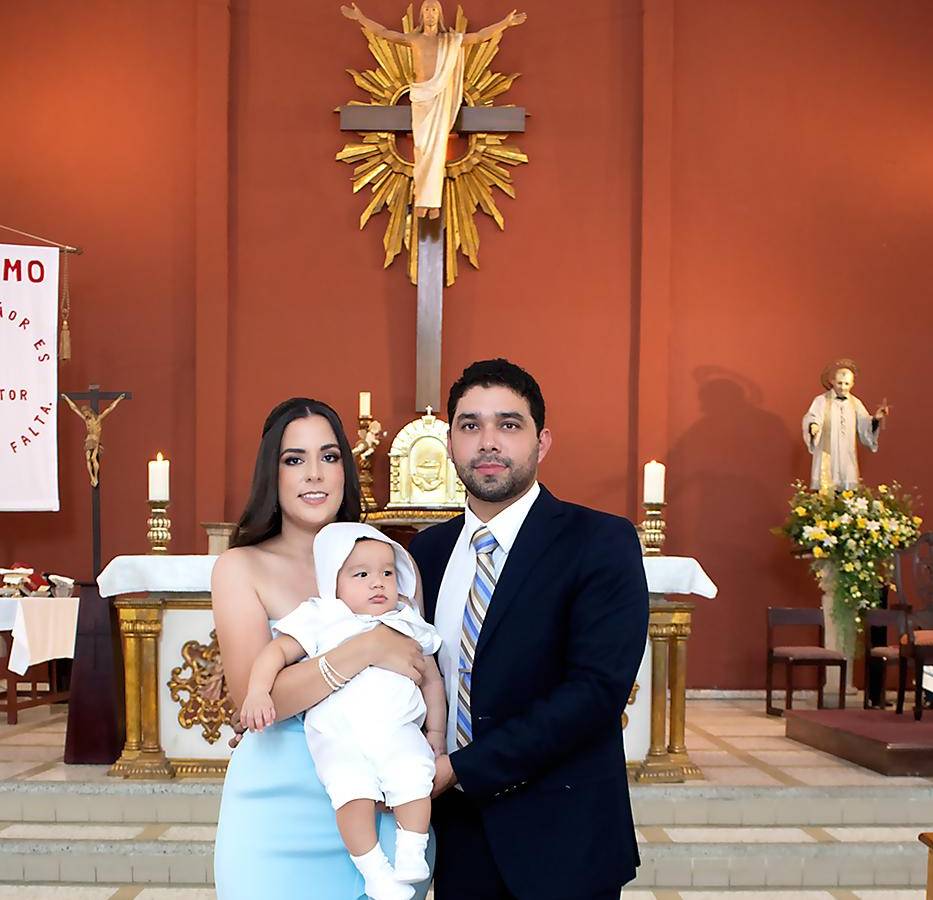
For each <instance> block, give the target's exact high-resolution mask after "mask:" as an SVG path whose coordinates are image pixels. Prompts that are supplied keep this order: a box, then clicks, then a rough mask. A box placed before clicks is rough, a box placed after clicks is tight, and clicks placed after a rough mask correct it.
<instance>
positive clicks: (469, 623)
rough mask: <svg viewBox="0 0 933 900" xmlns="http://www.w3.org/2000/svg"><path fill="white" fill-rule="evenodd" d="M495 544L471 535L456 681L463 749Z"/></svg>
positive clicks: (483, 534)
mask: <svg viewBox="0 0 933 900" xmlns="http://www.w3.org/2000/svg"><path fill="white" fill-rule="evenodd" d="M498 546H499V544H498V543H497V542H496V539H495V538H494V537H493V536H492V532H491V531H490V530H489V529H488V528H486V527H483V528H480V529H479V530H478V531H477V532H476V534H474V535H473V549H474V550H475V551H476V574H475V575H474V576H473V584H472V586H471V587H470V596H469V597H468V598H467V603H466V607H465V608H464V610H463V629H462V631H461V634H460V681H459V684H458V686H457V746H458V747H465V746H466V745H467V744H469V743H470V742H471V741H472V740H473V720H472V719H471V718H470V688H471V681H472V679H473V657H474V655H475V654H476V643H477V641H479V633H480V631H481V630H482V627H483V619H485V618H486V610H487V609H488V608H489V601H490V600H491V599H492V592H493V591H494V590H495V589H496V570H495V568H494V567H493V564H492V553H493V550H495V549H496V547H498Z"/></svg>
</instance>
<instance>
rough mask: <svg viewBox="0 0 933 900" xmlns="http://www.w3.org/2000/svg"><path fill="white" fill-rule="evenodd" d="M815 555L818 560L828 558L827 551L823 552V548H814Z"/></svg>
mask: <svg viewBox="0 0 933 900" xmlns="http://www.w3.org/2000/svg"><path fill="white" fill-rule="evenodd" d="M813 555H814V556H815V557H816V558H817V559H819V558H820V557H821V556H826V551H825V550H823V548H822V547H814V548H813Z"/></svg>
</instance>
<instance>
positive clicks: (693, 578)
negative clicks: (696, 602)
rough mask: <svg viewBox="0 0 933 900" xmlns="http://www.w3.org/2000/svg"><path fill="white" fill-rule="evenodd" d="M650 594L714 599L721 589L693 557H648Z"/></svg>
mask: <svg viewBox="0 0 933 900" xmlns="http://www.w3.org/2000/svg"><path fill="white" fill-rule="evenodd" d="M643 561H644V563H645V576H646V577H647V579H648V592H649V593H650V594H697V595H699V596H700V597H706V598H708V599H710V600H711V599H712V598H713V597H715V596H716V594H717V593H718V591H719V589H718V588H717V587H716V585H715V584H713V582H712V579H711V578H710V577H709V575H707V574H706V572H704V571H703V566H701V565H700V564H699V563H698V562H697V561H696V560H695V559H694V558H693V557H691V556H646V557H644V559H643Z"/></svg>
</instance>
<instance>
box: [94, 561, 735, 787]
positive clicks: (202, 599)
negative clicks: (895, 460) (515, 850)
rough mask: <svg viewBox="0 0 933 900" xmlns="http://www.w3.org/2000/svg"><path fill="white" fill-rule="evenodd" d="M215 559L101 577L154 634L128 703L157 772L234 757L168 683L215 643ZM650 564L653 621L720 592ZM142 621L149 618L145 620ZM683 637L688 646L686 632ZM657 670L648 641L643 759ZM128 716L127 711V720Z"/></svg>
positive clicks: (636, 751) (633, 706)
mask: <svg viewBox="0 0 933 900" xmlns="http://www.w3.org/2000/svg"><path fill="white" fill-rule="evenodd" d="M216 559H217V557H216V556H154V555H153V556H118V557H116V558H115V559H114V560H113V561H112V562H111V563H110V564H109V565H108V566H107V567H106V568H105V569H104V571H103V572H101V574H100V577H99V578H98V579H97V584H98V587H99V588H100V594H101V596H102V597H117V598H118V600H117V606H118V608H119V609H120V615H121V630H122V632H123V635H124V640H126V638H127V635H129V634H131V633H132V634H133V635H138V634H142V632H143V631H144V630H146V629H148V632H147V634H148V635H149V639H150V640H155V642H156V644H155V647H153V648H151V649H150V650H149V651H148V652H149V653H150V655H153V656H154V659H155V665H156V669H157V671H156V672H155V673H154V674H152V675H151V676H148V678H149V681H150V682H151V688H150V689H149V694H151V693H152V691H153V690H154V691H156V696H155V697H153V696H149V695H148V694H147V693H146V687H145V684H143V681H144V680H145V678H146V677H147V676H146V675H145V672H144V671H142V670H140V673H139V674H138V675H134V674H133V673H132V672H127V679H126V683H127V703H128V705H129V704H131V703H135V704H136V706H137V708H138V709H139V714H140V716H143V717H145V716H146V715H147V713H146V709H147V704H149V706H152V705H153V704H155V709H156V714H157V721H156V722H149V723H148V729H149V738H148V741H149V745H150V746H149V748H148V750H149V757H148V758H149V760H150V762H151V763H152V765H151V766H150V770H149V773H148V774H149V777H151V775H152V774H164V775H169V776H170V775H171V770H172V767H173V765H174V768H175V770H179V767H180V766H181V768H182V769H183V770H184V771H186V772H191V771H196V770H197V769H198V765H199V763H200V764H202V765H201V768H202V769H203V768H204V767H205V764H206V763H207V762H208V761H217V762H218V763H219V762H220V761H221V760H226V759H227V758H228V757H229V753H230V751H229V749H228V747H227V740H226V738H227V737H228V736H229V734H230V730H229V728H227V727H226V726H224V728H223V730H222V733H221V738H220V739H219V740H215V741H213V742H212V743H208V741H207V740H205V738H204V737H203V736H202V733H201V730H199V728H198V727H187V728H186V727H184V726H183V725H182V724H181V722H180V721H179V702H178V701H176V700H173V699H172V697H171V692H170V688H169V685H168V681H169V673H170V672H172V670H173V669H176V668H177V667H178V666H180V665H183V663H184V661H185V660H184V659H183V656H184V653H185V652H188V654H189V656H190V649H189V650H188V651H185V647H186V646H187V647H189V648H190V646H191V642H192V641H193V642H194V643H195V644H196V645H200V646H202V647H209V646H210V645H211V644H212V641H211V638H210V634H211V631H212V630H213V627H214V623H213V616H212V615H211V611H210V581H211V570H212V569H213V567H214V562H215V561H216ZM644 565H645V575H646V577H647V580H648V591H649V593H650V595H651V601H652V608H653V612H652V620H653V621H654V619H655V618H656V617H657V616H658V615H662V617H663V612H662V613H658V607H659V606H661V607H665V606H670V607H671V608H672V609H673V608H674V607H678V608H679V609H680V611H681V613H683V611H684V610H687V612H686V613H683V614H685V615H686V617H687V620H688V621H689V604H678V603H676V602H674V603H665V601H667V600H668V599H669V598H670V595H686V594H697V595H699V596H701V597H707V598H712V597H715V596H716V591H717V589H716V585H715V584H713V582H712V581H711V580H710V578H709V576H708V575H707V574H706V572H704V571H703V567H702V566H701V565H700V564H699V563H698V562H697V561H696V560H695V559H692V558H690V557H683V556H648V557H644ZM143 620H144V621H145V622H148V624H141V623H142V622H143ZM134 623H135V624H134ZM652 627H655V626H652ZM660 627H663V626H660ZM688 629H689V626H688ZM682 640H683V649H684V652H685V650H686V638H685V637H683V638H682ZM650 644H651V641H650V639H649V646H650ZM664 646H665V647H666V646H667V645H666V644H665V645H664ZM140 656H141V658H144V657H145V651H144V650H141V651H140ZM665 665H666V664H665ZM664 671H665V672H666V671H667V670H666V668H665V669H664ZM651 676H652V654H651V653H650V652H649V650H648V647H646V649H645V654H644V657H643V659H642V662H641V666H640V668H639V671H638V676H637V684H638V688H637V690H636V691H634V692H633V693H634V696H633V697H632V699H631V702H630V705H629V706H628V707H627V709H626V717H627V722H626V726H625V731H624V734H625V748H626V756H627V758H628V760H629V761H632V762H639V761H642V760H644V759H645V758H646V756H647V755H648V751H649V744H650V739H651V709H652V704H651V697H652V690H651ZM137 682H138V683H137ZM131 694H132V696H131ZM672 702H673V701H672ZM149 714H150V715H151V714H152V713H151V712H150V713H149ZM130 719H131V716H130V715H128V717H127V721H128V722H129V721H130ZM146 727H147V726H146V723H142V724H141V725H140V735H139V742H140V747H139V748H135V747H134V748H131V749H132V750H133V753H137V750H138V752H139V753H141V754H142V758H143V759H146V754H145V752H143V750H144V748H143V746H142V745H143V744H146V738H145V735H144V734H143V732H144V731H145V730H146ZM160 735H161V739H160ZM156 746H158V749H159V752H162V751H163V748H164V753H163V755H162V756H161V758H160V757H159V756H158V754H156V752H155V750H156ZM131 755H132V754H131ZM166 755H167V765H166ZM134 758H135V757H134ZM173 761H174V762H173ZM117 768H119V763H118V767H117ZM124 768H125V769H126V771H123V772H120V774H125V775H130V776H132V775H135V774H142V769H144V768H145V767H142V768H141V769H140V771H139V772H135V771H130V770H131V769H132V766H130V765H129V764H128V765H127V766H126V767H124ZM208 768H209V766H208Z"/></svg>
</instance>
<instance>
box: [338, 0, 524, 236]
mask: <svg viewBox="0 0 933 900" xmlns="http://www.w3.org/2000/svg"><path fill="white" fill-rule="evenodd" d="M340 11H341V12H342V13H343V14H344V15H345V16H346V17H347V18H348V19H353V20H354V21H356V22H359V23H360V25H362V26H363V28H365V29H367V30H368V31H371V32H372V33H373V34H375V35H376V36H377V37H380V38H383V39H384V40H387V41H391V42H392V43H394V44H404V45H405V46H406V47H410V48H411V55H412V63H413V66H414V70H415V81H414V82H413V83H412V85H411V90H410V97H411V121H412V133H413V136H414V142H415V212H416V214H417V215H418V216H419V218H424V217H425V216H429V217H430V218H432V219H436V218H437V217H438V216H439V215H440V213H441V201H442V199H443V194H444V166H445V165H446V162H447V138H448V135H449V134H450V130H451V128H452V127H453V124H454V121H455V120H456V118H457V113H458V112H459V111H460V104H461V101H462V100H463V52H462V48H463V47H469V46H470V45H471V44H481V43H483V42H484V41H488V40H490V39H491V38H494V37H495V36H496V35H498V34H501V33H502V32H503V31H505V30H506V29H507V28H510V27H511V26H513V25H521V24H522V22H524V21H525V18H526V16H525V13H520V12H516V11H515V10H512V12H510V13H509V14H508V15H507V16H506V17H505V18H504V19H503V20H502V21H501V22H496V24H494V25H489V26H488V27H486V28H481V29H480V30H479V31H474V32H470V33H468V34H461V33H460V32H459V31H455V30H452V29H448V28H447V26H446V25H445V24H444V11H443V9H442V8H441V4H440V3H439V2H438V0H424V2H423V3H422V4H421V18H420V21H419V23H418V27H417V28H416V29H415V30H414V31H412V32H410V33H408V34H405V33H404V32H401V31H392V30H391V29H389V28H385V27H384V26H382V25H380V24H379V23H378V22H374V21H373V20H372V19H369V18H367V17H366V16H364V15H363V12H362V10H361V9H360V8H359V7H358V6H357V5H356V4H355V3H351V4H350V6H342V7H341V8H340Z"/></svg>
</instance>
